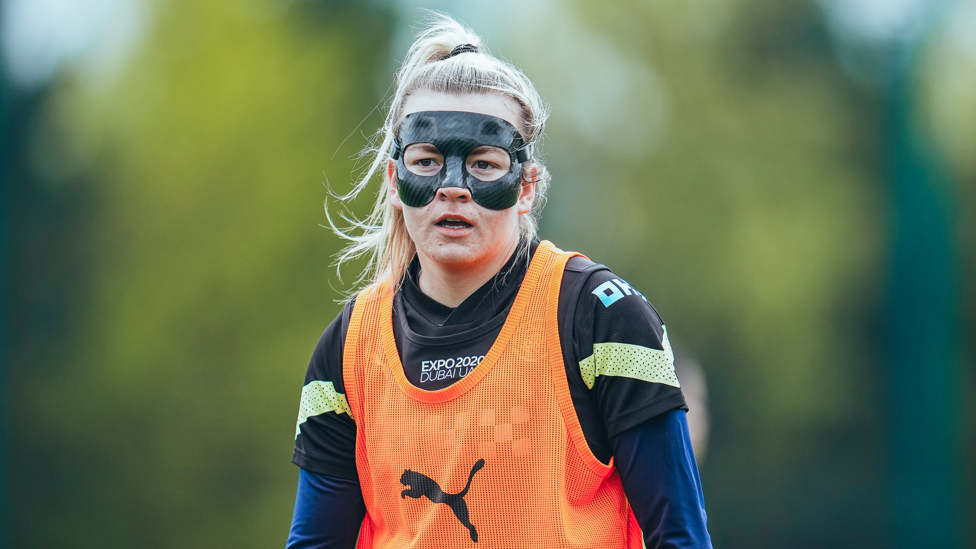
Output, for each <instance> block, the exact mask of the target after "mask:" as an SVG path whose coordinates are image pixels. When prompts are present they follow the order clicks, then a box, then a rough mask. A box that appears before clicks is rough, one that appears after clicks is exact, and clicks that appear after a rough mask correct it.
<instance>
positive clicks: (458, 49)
mask: <svg viewBox="0 0 976 549" xmlns="http://www.w3.org/2000/svg"><path fill="white" fill-rule="evenodd" d="M466 52H471V53H478V46H475V45H474V44H460V45H458V46H455V47H454V49H453V50H451V55H449V56H448V57H454V56H455V55H460V54H462V53H466Z"/></svg>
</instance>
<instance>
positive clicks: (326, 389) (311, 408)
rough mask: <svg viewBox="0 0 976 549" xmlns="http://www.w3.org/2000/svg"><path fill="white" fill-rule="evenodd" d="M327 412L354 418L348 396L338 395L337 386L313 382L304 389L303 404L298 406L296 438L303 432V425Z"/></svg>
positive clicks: (328, 382) (329, 383) (326, 382)
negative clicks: (311, 418)
mask: <svg viewBox="0 0 976 549" xmlns="http://www.w3.org/2000/svg"><path fill="white" fill-rule="evenodd" d="M326 412H335V413H337V414H349V417H352V411H351V410H350V408H349V401H347V400H346V395H344V394H342V393H337V392H336V390H335V385H333V384H332V382H331V381H313V382H311V383H309V384H308V385H306V386H304V387H302V403H301V404H300V405H299V406H298V424H297V425H296V426H295V438H298V435H299V434H300V433H301V432H302V423H305V422H306V421H307V420H308V418H310V417H312V416H317V415H319V414H324V413H326Z"/></svg>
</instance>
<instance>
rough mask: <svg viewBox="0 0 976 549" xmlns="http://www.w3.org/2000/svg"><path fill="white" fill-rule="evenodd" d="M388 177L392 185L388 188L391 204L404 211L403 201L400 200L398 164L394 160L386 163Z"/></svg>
mask: <svg viewBox="0 0 976 549" xmlns="http://www.w3.org/2000/svg"><path fill="white" fill-rule="evenodd" d="M386 178H387V180H389V182H390V185H389V186H388V187H387V188H386V192H387V193H389V198H390V204H391V205H392V206H393V207H394V208H396V209H398V210H401V211H402V210H403V202H402V201H401V200H400V193H399V192H398V189H397V178H396V166H394V165H393V161H392V160H390V162H389V164H387V165H386Z"/></svg>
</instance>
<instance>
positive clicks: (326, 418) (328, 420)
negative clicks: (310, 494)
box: [292, 303, 358, 479]
mask: <svg viewBox="0 0 976 549" xmlns="http://www.w3.org/2000/svg"><path fill="white" fill-rule="evenodd" d="M352 306H353V303H349V304H347V305H346V308H345V309H344V310H343V313H342V314H340V315H339V316H338V317H336V319H335V320H333V321H332V323H331V324H329V327H328V328H326V330H325V332H324V333H323V334H322V337H321V338H319V342H318V344H317V345H316V346H315V351H314V352H313V353H312V359H311V360H310V361H309V365H308V370H307V371H306V374H305V383H304V386H303V387H302V396H301V402H300V404H299V413H298V422H297V425H296V427H295V453H294V457H293V458H292V461H293V462H294V463H295V464H296V465H298V466H299V467H301V468H302V469H305V470H307V471H311V472H314V473H320V474H324V475H329V476H333V477H338V478H345V479H356V478H358V475H357V472H356V423H355V421H354V420H353V418H352V416H351V415H350V412H349V404H348V401H347V400H346V395H345V384H344V383H343V380H342V355H343V348H344V345H345V336H346V333H345V331H346V326H348V322H344V321H343V318H348V311H349V310H351V308H352Z"/></svg>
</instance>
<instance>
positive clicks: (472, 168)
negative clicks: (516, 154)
mask: <svg viewBox="0 0 976 549" xmlns="http://www.w3.org/2000/svg"><path fill="white" fill-rule="evenodd" d="M466 165H467V167H468V173H470V174H471V175H473V176H475V177H476V178H478V179H480V180H482V181H495V180H496V179H498V178H500V177H502V176H503V175H505V172H507V171H508V169H509V168H510V167H511V159H510V157H509V154H508V151H506V150H504V149H501V148H499V147H492V146H488V145H482V146H480V147H478V148H476V149H475V150H473V151H471V154H470V155H468V160H467V162H466Z"/></svg>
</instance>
